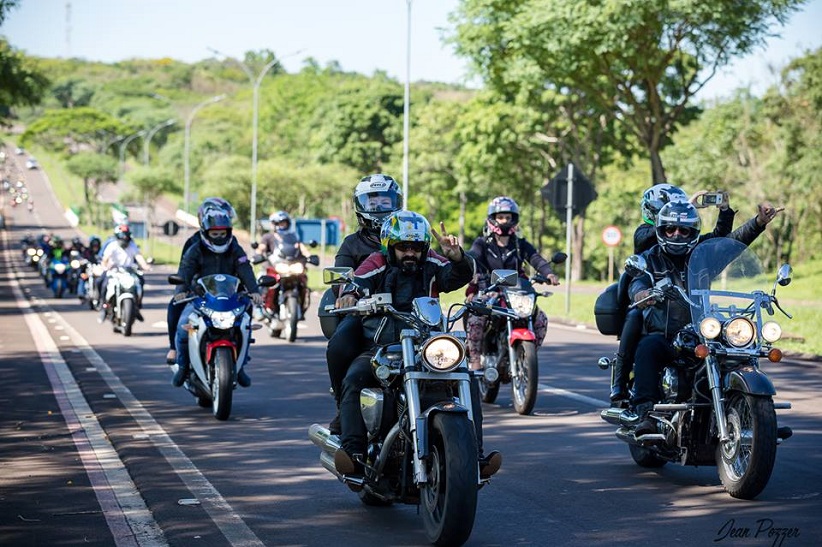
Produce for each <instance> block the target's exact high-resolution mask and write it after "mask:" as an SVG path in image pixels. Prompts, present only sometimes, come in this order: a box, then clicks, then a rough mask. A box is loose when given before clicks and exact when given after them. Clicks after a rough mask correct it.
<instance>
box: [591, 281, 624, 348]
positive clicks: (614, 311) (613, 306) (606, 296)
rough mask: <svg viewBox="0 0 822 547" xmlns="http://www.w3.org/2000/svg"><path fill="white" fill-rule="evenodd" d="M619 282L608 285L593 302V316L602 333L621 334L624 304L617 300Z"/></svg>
mask: <svg viewBox="0 0 822 547" xmlns="http://www.w3.org/2000/svg"><path fill="white" fill-rule="evenodd" d="M618 295H619V283H612V284H611V285H608V288H606V289H605V290H604V291H602V294H600V295H599V296H598V297H597V300H596V302H595V303H594V317H595V318H596V322H597V329H599V332H600V333H602V334H607V335H617V336H619V335H620V334H622V325H623V324H624V323H625V306H621V305H620V302H619V300H620V299H619V298H618Z"/></svg>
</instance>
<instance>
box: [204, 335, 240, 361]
mask: <svg viewBox="0 0 822 547" xmlns="http://www.w3.org/2000/svg"><path fill="white" fill-rule="evenodd" d="M216 348H231V350H232V351H233V352H234V361H235V362H236V361H237V348H236V346H234V342H232V341H231V340H214V341H213V342H209V343H208V344H206V360H205V362H206V363H210V362H211V360H212V359H213V357H214V350H215V349H216Z"/></svg>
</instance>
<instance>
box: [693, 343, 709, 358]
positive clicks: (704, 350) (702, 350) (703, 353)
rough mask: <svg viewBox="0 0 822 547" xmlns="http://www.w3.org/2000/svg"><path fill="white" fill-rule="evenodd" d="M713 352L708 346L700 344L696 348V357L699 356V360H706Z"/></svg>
mask: <svg viewBox="0 0 822 547" xmlns="http://www.w3.org/2000/svg"><path fill="white" fill-rule="evenodd" d="M710 353H711V350H709V349H708V346H706V345H705V344H699V345H698V346H697V347H695V348H694V355H696V356H697V358H699V359H704V358H706V357H707V356H708V355H710Z"/></svg>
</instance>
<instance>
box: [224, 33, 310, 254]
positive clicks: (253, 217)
mask: <svg viewBox="0 0 822 547" xmlns="http://www.w3.org/2000/svg"><path fill="white" fill-rule="evenodd" d="M208 49H209V50H210V51H211V52H212V53H216V54H217V55H223V56H225V57H227V58H228V59H231V60H232V61H234V62H235V63H237V64H238V65H239V66H240V68H242V70H243V72H245V75H246V76H248V80H249V81H250V82H251V85H252V86H253V88H254V93H253V107H252V118H253V120H252V122H251V214H250V219H249V220H250V222H249V231H250V233H251V241H255V240H256V239H257V125H258V124H257V120H258V117H259V101H260V84H262V82H263V78H264V77H265V75H266V74H267V73H268V71H269V70H271V68H272V67H273V66H274V65H276V64H277V63H278V62H279V61H280V60H279V59H276V58H275V59H272V60H271V61H269V62H268V64H266V65H265V66H264V67H263V68H262V69H261V70H260V72H259V73H258V74H257V76H256V77H255V76H254V73H253V72H252V71H251V68H249V66H248V65H247V64H245V63H244V62H242V61H240V60H239V59H235V58H233V57H228V56H227V55H225V54H224V53H222V52H220V51H218V50H216V49H214V48H208ZM302 51H303V50H302V49H300V50H297V51H295V52H294V53H289V54H288V55H286V56H285V57H283V59H287V58H289V57H292V56H294V55H297V54H298V53H300V52H302Z"/></svg>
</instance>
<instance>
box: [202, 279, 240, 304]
mask: <svg viewBox="0 0 822 547" xmlns="http://www.w3.org/2000/svg"><path fill="white" fill-rule="evenodd" d="M198 283H199V284H200V285H202V286H203V288H204V289H205V290H206V292H208V293H209V294H211V295H213V296H217V297H225V298H228V297H231V296H233V295H234V294H237V289H238V288H239V287H240V280H239V279H238V278H236V277H234V276H231V275H225V274H214V275H207V276H205V277H202V278H200V280H199V281H198Z"/></svg>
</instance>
